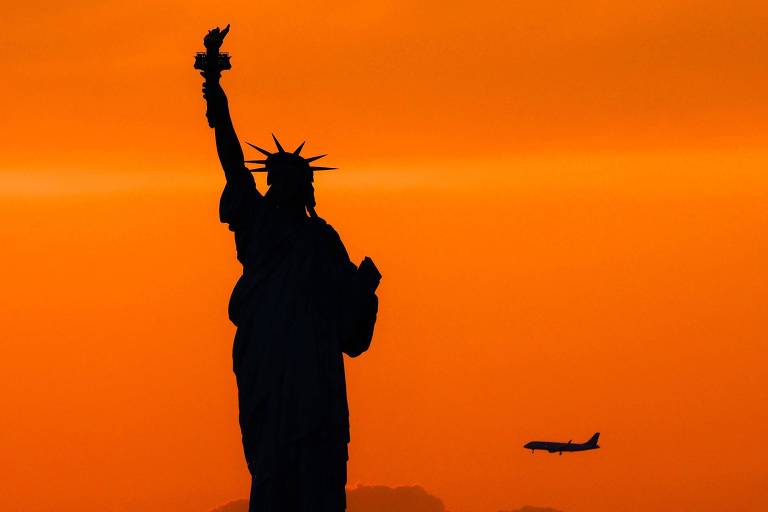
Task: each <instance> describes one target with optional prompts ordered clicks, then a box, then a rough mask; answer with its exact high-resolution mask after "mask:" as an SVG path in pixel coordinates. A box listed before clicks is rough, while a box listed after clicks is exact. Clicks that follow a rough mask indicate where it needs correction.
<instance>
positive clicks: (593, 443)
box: [587, 432, 600, 446]
mask: <svg viewBox="0 0 768 512" xmlns="http://www.w3.org/2000/svg"><path fill="white" fill-rule="evenodd" d="M599 437H600V432H595V435H593V436H592V437H590V438H589V441H587V444H591V445H593V446H597V439H598V438H599Z"/></svg>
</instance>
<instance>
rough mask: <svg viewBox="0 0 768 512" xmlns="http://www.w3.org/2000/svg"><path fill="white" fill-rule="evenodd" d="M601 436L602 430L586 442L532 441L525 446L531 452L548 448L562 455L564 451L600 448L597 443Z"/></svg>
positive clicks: (551, 451)
mask: <svg viewBox="0 0 768 512" xmlns="http://www.w3.org/2000/svg"><path fill="white" fill-rule="evenodd" d="M599 437H600V432H595V435H593V436H592V437H590V438H589V441H587V442H586V443H576V444H574V443H573V441H568V442H567V443H556V442H551V441H531V442H530V443H527V444H525V445H524V446H523V448H528V449H529V450H531V453H536V450H547V451H548V452H549V453H555V452H559V453H560V455H562V454H563V452H583V451H585V450H594V449H597V448H600V446H598V444H597V438H599Z"/></svg>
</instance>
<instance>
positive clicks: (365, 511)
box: [211, 485, 561, 512]
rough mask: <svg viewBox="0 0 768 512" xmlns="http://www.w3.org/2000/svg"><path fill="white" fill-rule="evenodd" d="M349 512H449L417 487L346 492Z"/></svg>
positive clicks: (241, 505)
mask: <svg viewBox="0 0 768 512" xmlns="http://www.w3.org/2000/svg"><path fill="white" fill-rule="evenodd" d="M211 512H248V500H236V501H231V502H229V503H227V504H226V505H222V506H221V507H219V508H216V509H214V510H212V511H211ZM347 512H446V510H445V506H444V505H443V502H442V500H441V499H440V498H438V497H436V496H433V495H431V494H429V493H428V492H427V491H425V490H424V489H423V488H422V487H419V486H418V485H413V486H402V487H387V486H384V485H358V486H357V487H355V488H354V489H347ZM499 512H561V511H559V510H556V509H554V508H549V507H532V506H530V505H525V506H523V507H522V508H518V509H515V510H507V511H504V510H501V511H499Z"/></svg>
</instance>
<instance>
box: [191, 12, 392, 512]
mask: <svg viewBox="0 0 768 512" xmlns="http://www.w3.org/2000/svg"><path fill="white" fill-rule="evenodd" d="M228 29H229V26H227V28H225V29H224V31H220V30H219V29H218V28H216V29H214V30H212V31H209V33H208V35H207V36H206V37H205V40H204V43H205V45H206V48H207V50H208V51H207V53H206V54H205V58H202V57H200V56H199V55H200V54H198V57H197V59H196V62H195V67H196V68H198V69H202V73H201V74H202V75H203V77H204V78H205V83H204V85H203V95H204V97H205V98H206V100H207V104H208V110H207V113H206V115H207V117H208V121H209V124H210V126H212V127H213V128H214V130H215V134H216V148H217V150H218V154H219V159H220V160H221V166H222V167H223V169H224V174H225V176H226V180H227V183H226V186H225V187H224V192H223V193H222V196H221V203H220V217H221V221H222V222H225V223H227V224H229V228H230V230H232V231H234V234H235V245H236V249H237V258H238V260H239V261H240V262H241V263H242V265H243V275H242V277H240V279H239V280H238V282H237V284H236V285H235V288H234V290H233V292H232V297H231V299H230V302H229V317H230V319H231V320H232V322H233V323H234V324H235V325H236V326H237V334H236V335H235V342H234V347H233V350H232V357H233V366H234V372H235V376H236V378H237V387H238V399H239V408H240V429H241V432H242V437H243V448H244V451H245V458H246V461H247V463H248V469H249V471H250V472H251V475H252V486H251V504H250V510H251V511H258V512H262V511H269V512H273V511H275V512H277V511H307V512H309V511H313V512H323V511H329V512H330V511H333V512H340V511H342V510H344V508H345V496H344V485H345V483H346V463H347V443H348V442H349V412H348V408H347V396H346V384H345V380H344V360H343V356H342V352H344V353H346V354H348V355H350V356H352V357H355V356H357V355H359V354H361V353H362V352H364V351H365V350H367V349H368V347H369V345H370V342H371V337H372V336H373V327H374V324H375V322H376V313H377V309H378V299H377V298H376V294H375V290H376V286H377V285H378V281H379V278H380V277H381V276H380V275H379V273H378V271H377V269H376V267H375V265H373V262H372V261H371V260H370V259H369V258H366V259H365V260H363V263H361V265H360V267H359V268H357V267H356V266H355V265H354V264H353V263H352V262H351V261H350V259H349V256H348V255H347V251H346V250H345V248H344V245H343V244H342V242H341V240H340V238H339V236H338V235H337V234H336V231H334V230H333V228H332V227H331V226H330V225H328V224H327V223H326V222H325V221H324V220H323V219H321V218H320V217H318V216H317V214H316V212H315V198H314V188H313V186H312V182H313V172H314V171H318V170H326V169H329V168H327V167H313V166H311V165H310V164H311V163H312V162H313V161H314V160H317V159H318V158H321V157H319V156H318V157H312V158H303V157H302V156H301V150H302V148H303V146H304V144H303V143H302V144H301V146H299V147H298V148H297V149H296V150H295V151H293V152H287V151H285V150H284V149H283V148H282V146H281V145H280V143H279V142H278V140H277V138H275V139H274V141H275V144H276V145H277V151H275V152H269V151H266V150H264V149H261V148H258V147H256V146H253V147H254V148H255V149H257V150H258V151H259V152H260V153H261V154H262V156H263V157H264V158H262V159H261V160H258V161H253V160H249V161H245V160H244V157H243V152H242V149H241V147H240V142H239V141H238V139H237V135H236V134H235V130H234V128H233V126H232V119H231V118H230V115H229V108H228V104H227V98H226V96H225V94H224V91H223V89H222V88H221V85H220V83H219V78H220V76H221V75H220V71H221V69H226V68H227V67H228V66H229V59H228V56H222V54H219V53H218V50H219V48H220V47H221V43H222V41H223V38H224V36H225V35H226V33H227V31H228ZM273 138H274V135H273ZM246 163H260V164H263V167H262V168H259V169H250V170H249V169H248V168H246V166H245V164H246ZM251 172H266V173H267V184H268V185H269V189H268V190H267V192H266V194H264V195H262V194H261V193H260V192H259V191H258V190H257V189H256V185H255V181H254V179H253V176H252V175H251Z"/></svg>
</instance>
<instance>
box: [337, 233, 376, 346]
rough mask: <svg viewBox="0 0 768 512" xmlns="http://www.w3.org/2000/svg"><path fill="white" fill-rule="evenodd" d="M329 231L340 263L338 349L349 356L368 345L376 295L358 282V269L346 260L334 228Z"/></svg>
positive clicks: (374, 321)
mask: <svg viewBox="0 0 768 512" xmlns="http://www.w3.org/2000/svg"><path fill="white" fill-rule="evenodd" d="M329 227H330V226H329ZM330 230H331V232H332V234H331V239H332V240H333V245H334V247H335V253H336V257H337V258H338V260H339V261H340V262H341V264H342V270H341V280H342V283H341V286H340V287H339V290H340V293H341V297H340V300H339V317H338V318H339V332H340V335H341V350H342V352H344V353H345V354H347V355H348V356H350V357H357V356H359V355H360V354H362V353H363V352H365V351H366V350H368V348H369V347H370V346H371V340H372V339H373V330H374V326H375V325H376V316H377V314H378V311H379V298H378V297H377V296H376V293H375V291H374V290H372V289H370V288H368V287H367V286H365V284H364V283H363V282H361V280H360V279H359V275H358V268H357V266H356V265H355V264H354V263H352V261H351V260H350V259H349V255H348V254H347V250H346V248H345V247H344V244H343V243H342V241H341V238H340V237H339V235H338V234H337V233H336V231H335V230H333V228H330Z"/></svg>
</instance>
